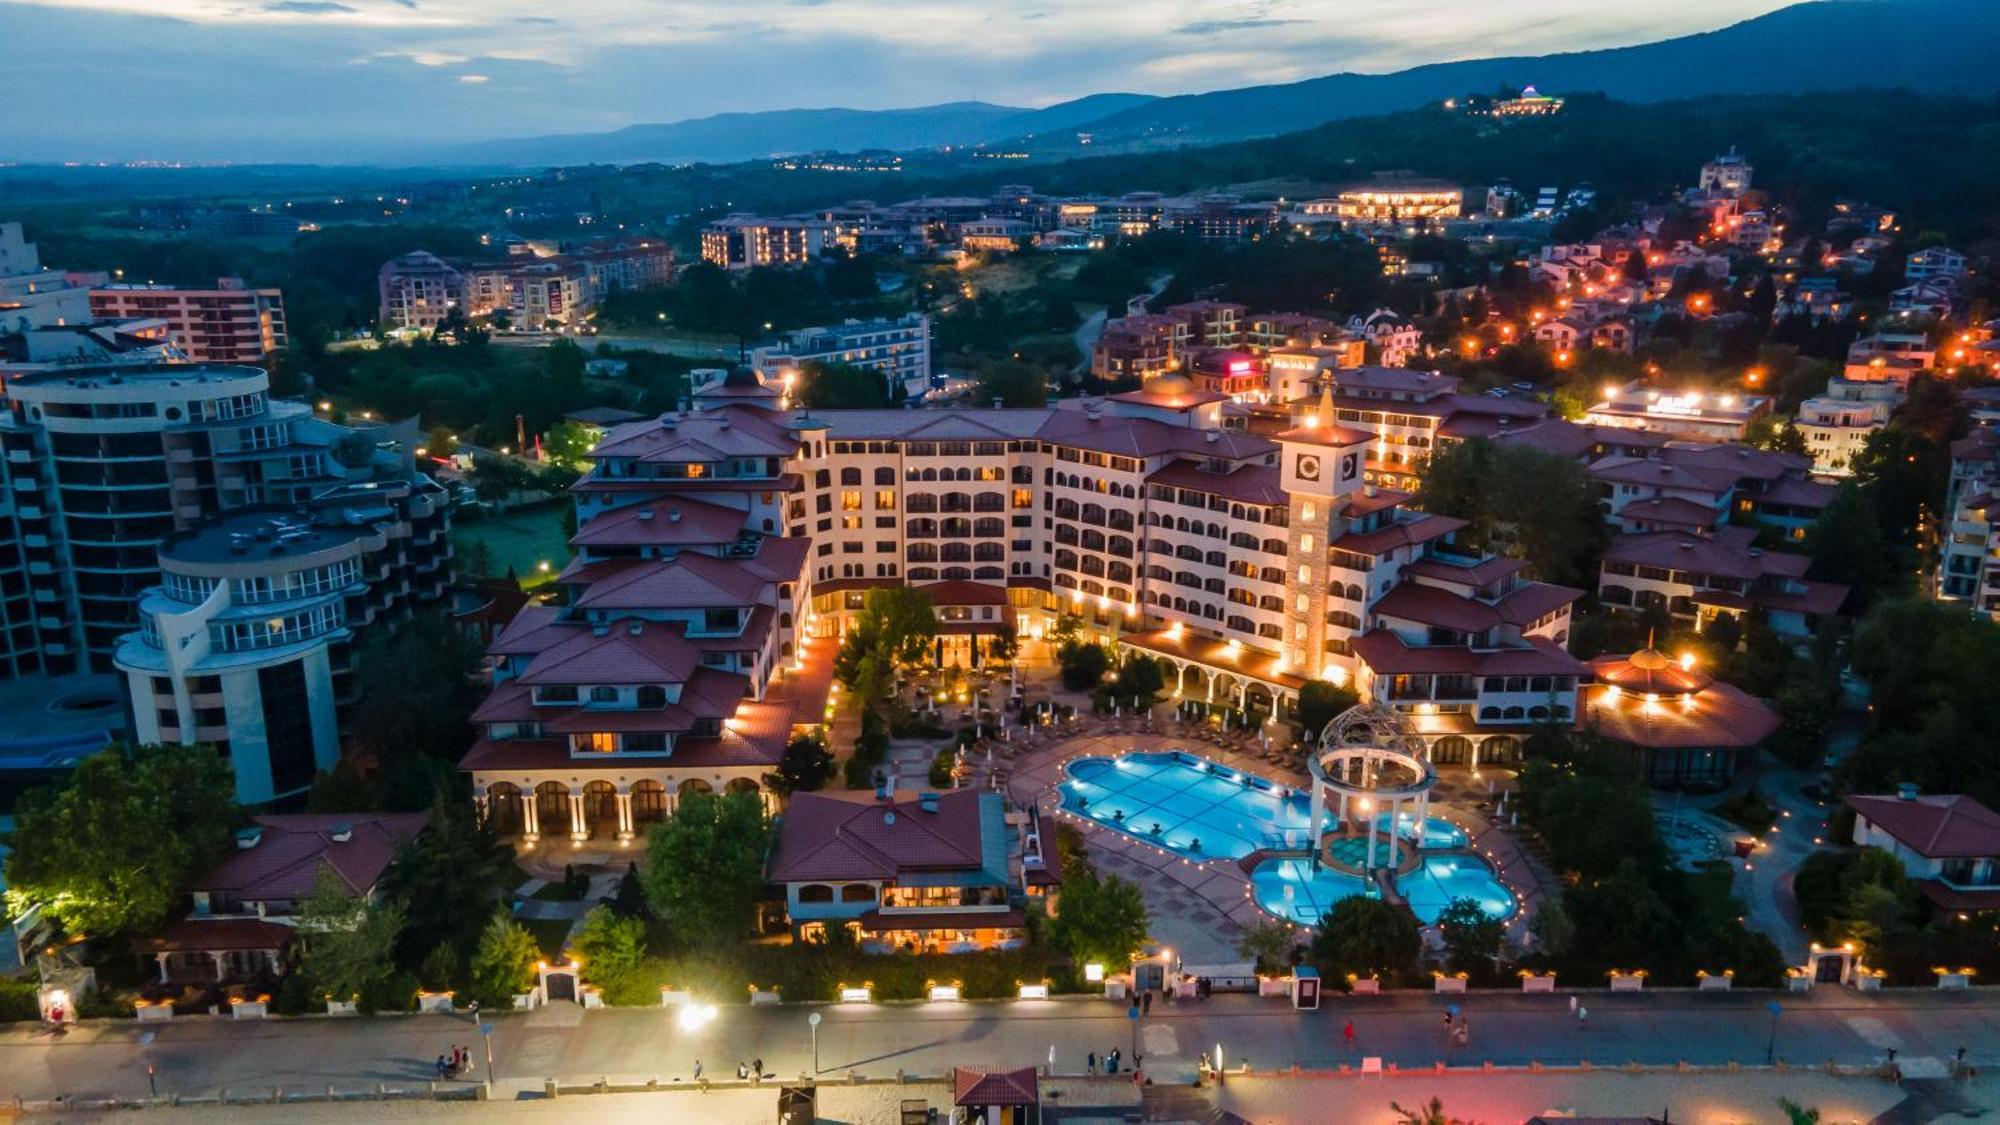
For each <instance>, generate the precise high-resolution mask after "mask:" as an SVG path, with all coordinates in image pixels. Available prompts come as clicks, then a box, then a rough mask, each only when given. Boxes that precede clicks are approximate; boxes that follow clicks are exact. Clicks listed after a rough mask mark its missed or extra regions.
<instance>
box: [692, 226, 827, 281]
mask: <svg viewBox="0 0 2000 1125" xmlns="http://www.w3.org/2000/svg"><path fill="white" fill-rule="evenodd" d="M831 233H832V232H831V227H830V225H829V224H827V223H824V222H821V221H820V220H818V219H778V218H765V217H760V216H756V215H730V216H728V217H727V218H723V219H718V220H717V221H715V222H713V223H710V224H709V225H708V226H706V227H703V228H702V232H701V260H702V261H704V262H709V263H711V264H714V265H718V266H721V267H722V268H723V269H728V270H748V269H756V268H759V267H762V266H803V265H805V264H807V263H809V262H811V261H813V260H815V259H817V258H818V257H819V256H820V255H821V254H824V253H825V252H826V248H827V246H828V245H829V244H830V242H831V237H830V236H831Z"/></svg>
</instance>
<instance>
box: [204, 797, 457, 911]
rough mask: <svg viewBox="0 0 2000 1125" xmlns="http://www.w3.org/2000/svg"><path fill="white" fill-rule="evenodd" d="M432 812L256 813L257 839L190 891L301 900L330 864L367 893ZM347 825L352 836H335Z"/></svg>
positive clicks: (356, 889) (351, 884)
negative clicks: (322, 868)
mask: <svg viewBox="0 0 2000 1125" xmlns="http://www.w3.org/2000/svg"><path fill="white" fill-rule="evenodd" d="M429 819H430V814H429V813H420V812H417V813H352V814H341V815H308V814H299V815H281V814H276V813H270V814H266V815H263V816H259V817H256V818H254V822H255V824H256V825H257V827H258V828H259V829H261V832H260V834H259V837H258V840H257V843H256V844H255V845H254V846H252V847H248V848H238V849H237V850H235V851H232V852H230V853H229V854H228V855H227V856H225V857H223V859H222V861H221V862H219V863H217V864H216V865H215V866H214V867H212V868H210V869H209V870H208V872H207V873H206V874H204V875H202V876H200V877H199V878H196V879H193V880H191V881H190V882H189V883H188V890H190V891H211V892H221V893H227V894H230V895H233V896H234V897H236V898H239V899H248V900H252V901H258V900H266V899H299V898H304V897H305V896H307V895H309V894H311V893H312V890H313V880H314V878H315V877H316V876H317V874H318V872H319V869H320V868H321V867H329V868H331V869H332V870H333V873H334V874H335V875H338V876H339V877H340V880H341V882H343V883H345V884H346V885H347V889H348V890H349V891H351V892H353V893H355V894H357V895H358V894H364V893H366V892H367V891H368V889H369V888H370V887H373V886H374V885H375V883H376V881H377V880H379V879H381V877H382V872H384V871H386V870H388V867H389V863H390V861H391V860H393V859H395V858H396V849H398V848H400V847H402V846H403V845H404V844H405V843H408V842H409V841H410V840H412V839H414V838H415V837H416V835H417V833H419V832H421V831H423V827H424V824H425V822H426V821H428V820H429ZM343 826H345V827H346V828H347V829H348V830H349V838H348V839H346V840H335V839H334V836H335V834H336V833H337V832H338V831H339V830H340V829H341V828H342V827H343Z"/></svg>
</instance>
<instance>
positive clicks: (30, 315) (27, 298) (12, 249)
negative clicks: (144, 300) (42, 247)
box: [0, 222, 111, 334]
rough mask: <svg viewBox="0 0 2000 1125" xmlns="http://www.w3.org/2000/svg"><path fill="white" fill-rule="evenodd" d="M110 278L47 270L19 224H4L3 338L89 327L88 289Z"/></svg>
mask: <svg viewBox="0 0 2000 1125" xmlns="http://www.w3.org/2000/svg"><path fill="white" fill-rule="evenodd" d="M110 280H111V275H110V274H107V273H105V272H103V271H101V270H99V271H77V270H58V269H52V268H50V267H48V266H44V265H43V264H42V257H41V253H40V252H39V251H38V250H37V249H36V247H35V244H34V243H32V242H29V241H28V240H27V235H26V232H25V231H24V230H23V229H22V227H21V224H20V223H13V222H8V223H0V334H6V333H10V332H26V331H28V330H30V329H34V328H48V327H59V326H63V325H75V324H83V323H86V322H87V321H89V320H90V287H91V286H93V285H102V284H104V283H105V282H107V281H110Z"/></svg>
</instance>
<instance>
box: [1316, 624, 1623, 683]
mask: <svg viewBox="0 0 2000 1125" xmlns="http://www.w3.org/2000/svg"><path fill="white" fill-rule="evenodd" d="M1353 646H1354V655H1355V656H1356V657H1358V658H1359V659H1360V660H1361V662H1362V663H1364V664H1366V665H1368V667H1369V668H1371V669H1373V670H1374V672H1375V674H1376V675H1378V676H1382V675H1396V674H1399V673H1411V674H1418V675H1422V674H1427V673H1428V674H1439V673H1444V674H1451V673H1459V674H1463V675H1471V676H1580V675H1582V674H1583V673H1584V671H1585V669H1584V665H1583V663H1582V662H1581V661H1579V660H1577V659H1576V658H1575V657H1573V656H1571V655H1570V654H1569V653H1567V652H1564V651H1563V650H1562V646H1560V645H1558V644H1556V643H1555V642H1554V641H1551V640H1549V639H1548V638H1546V637H1529V638H1527V642H1526V644H1525V645H1524V646H1523V647H1520V648H1469V647H1466V646H1463V645H1409V644H1405V643H1404V642H1403V639H1402V638H1401V637H1398V636H1397V635H1396V634H1394V633H1392V632H1390V631H1389V630H1387V629H1373V630H1370V631H1369V632H1366V633H1363V634H1362V635H1360V636H1358V637H1356V638H1354V641H1353Z"/></svg>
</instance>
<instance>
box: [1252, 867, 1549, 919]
mask: <svg viewBox="0 0 2000 1125" xmlns="http://www.w3.org/2000/svg"><path fill="white" fill-rule="evenodd" d="M1250 888H1251V890H1250V893H1251V897H1252V898H1253V899H1255V900H1256V903H1257V905H1258V906H1260V907H1262V908H1263V909H1264V910H1266V911H1268V912H1269V913H1272V914H1275V915H1277V916H1278V917H1280V918H1283V919H1285V920H1286V921H1288V922H1296V923H1298V924H1299V925H1302V926H1313V925H1318V924H1319V920H1320V919H1321V918H1322V917H1324V916H1325V915H1326V914H1327V913H1328V912H1329V911H1331V910H1332V909H1333V908H1334V905H1335V904H1336V903H1338V902H1339V901H1340V900H1341V899H1344V898H1349V897H1352V896H1354V895H1364V894H1365V895H1374V894H1375V893H1376V891H1375V888H1374V885H1373V884H1371V883H1369V882H1368V881H1367V880H1365V879H1363V878H1362V877H1361V876H1359V875H1353V874H1350V873H1348V872H1345V871H1338V870H1335V869H1334V868H1331V867H1326V866H1321V867H1320V868H1319V869H1318V870H1314V869H1313V866H1312V864H1311V863H1310V862H1309V861H1307V860H1304V859H1267V860H1265V861H1264V862H1262V863H1260V864H1258V865H1257V869H1256V870H1254V871H1252V872H1251V873H1250ZM1396 889H1397V890H1398V891H1400V892H1402V895H1403V899H1404V901H1406V902H1408V903H1409V904H1410V912H1411V913H1412V914H1415V915H1416V916H1417V920H1418V921H1420V922H1423V923H1424V924H1425V925H1430V924H1432V923H1434V922H1436V921H1437V919H1438V915H1440V914H1442V913H1444V908H1445V907H1447V906H1449V905H1451V902H1452V900H1453V899H1459V898H1469V899H1472V900H1473V901H1474V902H1477V903H1478V904H1479V908H1480V909H1481V910H1483V911H1485V912H1486V915H1487V917H1489V918H1510V917H1512V916H1513V914H1514V910H1515V903H1514V896H1513V895H1512V894H1510V893H1508V891H1507V888H1506V886H1504V885H1503V884H1502V883H1501V882H1500V879H1499V877H1498V876H1497V875H1495V874H1493V869H1492V868H1491V867H1489V866H1487V864H1486V861H1485V860H1483V859H1480V858H1479V857H1478V856H1472V855H1440V856H1431V857H1429V858H1427V859H1425V860H1424V861H1423V863H1422V864H1420V865H1419V866H1418V867H1417V869H1416V870H1414V871H1412V872H1410V873H1409V874H1407V875H1403V876H1399V877H1398V878H1397V880H1396Z"/></svg>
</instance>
